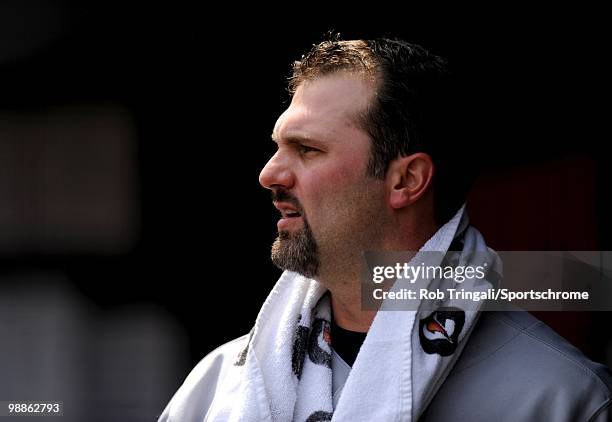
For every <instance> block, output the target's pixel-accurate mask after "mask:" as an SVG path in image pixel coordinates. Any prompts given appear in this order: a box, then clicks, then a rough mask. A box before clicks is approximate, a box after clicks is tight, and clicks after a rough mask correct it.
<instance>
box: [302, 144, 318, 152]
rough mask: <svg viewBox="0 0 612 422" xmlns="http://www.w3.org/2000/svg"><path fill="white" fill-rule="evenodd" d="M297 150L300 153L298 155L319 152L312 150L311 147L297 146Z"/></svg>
mask: <svg viewBox="0 0 612 422" xmlns="http://www.w3.org/2000/svg"><path fill="white" fill-rule="evenodd" d="M298 150H299V151H300V154H308V153H310V152H319V151H320V150H318V149H316V148H313V147H309V146H308V145H303V144H300V145H298Z"/></svg>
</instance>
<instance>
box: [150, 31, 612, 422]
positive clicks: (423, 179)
mask: <svg viewBox="0 0 612 422" xmlns="http://www.w3.org/2000/svg"><path fill="white" fill-rule="evenodd" d="M290 89H291V92H292V93H293V97H292V101H291V104H290V106H289V108H288V109H287V110H286V111H285V112H284V113H283V114H282V115H281V116H280V118H279V119H278V121H277V122H276V125H275V127H274V131H273V134H272V138H273V141H274V142H275V143H276V145H277V147H278V149H277V151H276V153H275V154H274V156H273V157H272V158H271V159H270V161H269V162H268V163H267V164H266V166H265V167H264V169H263V170H262V172H261V174H260V183H261V184H262V185H263V186H264V187H265V188H267V189H269V190H270V191H271V192H272V197H273V203H274V206H275V207H276V208H277V209H278V210H279V212H280V216H281V217H280V220H279V221H278V232H279V235H278V238H277V239H276V241H275V242H274V244H273V246H272V260H273V262H274V263H275V264H276V265H277V266H278V267H280V268H281V269H284V270H285V272H284V273H283V275H282V276H281V278H280V280H279V281H278V283H277V284H276V286H275V287H274V289H273V290H272V292H271V293H270V296H269V297H268V299H267V300H266V302H265V304H264V305H263V307H262V309H261V311H260V314H259V316H258V318H257V320H256V322H255V325H254V327H253V330H252V331H251V333H250V334H249V335H246V336H244V337H241V338H239V339H236V340H234V341H232V342H230V343H227V344H225V345H223V346H221V347H220V348H218V349H217V350H215V351H213V352H212V353H210V354H209V355H208V356H207V357H205V358H204V359H203V360H202V361H201V362H200V363H199V364H198V366H197V367H196V368H195V369H194V370H193V372H192V373H191V374H190V375H189V376H188V377H187V379H186V380H185V383H184V384H183V386H182V387H181V388H180V389H179V391H178V392H177V393H176V395H175V396H174V398H173V399H172V400H171V402H170V403H169V404H168V406H167V407H166V409H165V411H164V413H163V414H162V416H161V417H160V421H182V422H183V421H202V420H213V421H292V420H296V421H309V422H312V421H329V420H334V421H335V420H338V421H344V420H346V421H348V420H358V421H392V420H402V421H404V420H405V421H410V420H414V421H416V420H423V421H442V420H459V421H490V420H496V421H515V420H520V421H526V420H527V421H532V420H533V421H536V420H537V421H540V420H555V421H582V420H584V421H587V420H589V421H591V420H597V421H600V420H608V418H609V416H610V410H609V406H610V402H611V399H610V397H611V394H610V384H611V383H610V378H609V375H608V373H607V372H606V369H605V368H604V367H603V366H601V365H597V364H594V363H592V362H590V361H588V360H587V359H586V358H585V357H584V356H582V355H581V354H580V353H579V352H578V351H577V350H576V349H574V348H573V347H572V346H570V345H569V344H567V343H566V342H564V341H563V340H562V339H561V338H560V337H558V336H557V335H556V334H554V333H553V332H552V331H551V330H550V329H548V328H547V327H545V326H544V325H543V324H542V323H540V322H538V321H537V320H535V319H534V318H533V317H531V316H530V315H529V314H526V313H523V312H491V313H485V312H482V313H481V312H477V311H474V312H470V311H465V308H462V307H461V304H458V303H451V302H445V303H443V304H440V306H439V307H438V308H436V309H435V310H433V311H432V310H419V311H402V312H392V311H386V310H385V306H386V305H385V303H386V302H385V303H383V305H382V307H381V308H380V310H378V311H377V310H376V309H374V310H372V309H366V308H364V307H363V306H362V302H361V289H360V280H361V278H360V275H361V269H362V267H363V252H364V251H410V250H412V251H442V252H446V251H448V250H459V251H464V252H462V255H461V258H460V259H462V260H469V259H470V258H469V254H467V252H466V251H479V252H481V253H483V254H485V255H486V256H487V259H489V260H490V262H491V263H492V265H493V264H495V262H496V256H495V254H494V253H493V252H492V251H491V250H490V249H488V248H487V247H486V245H485V244H484V240H483V239H482V236H480V234H479V233H478V232H477V231H476V230H475V229H474V228H473V227H470V226H469V224H468V221H467V216H466V214H465V212H464V207H463V206H462V203H463V201H464V199H465V194H466V188H467V184H466V183H464V180H462V177H460V176H461V175H462V174H465V172H463V173H460V172H457V171H456V168H453V167H452V165H453V159H454V160H455V164H457V163H456V162H457V161H459V160H458V159H457V157H455V156H454V155H453V154H454V152H455V151H456V150H457V145H458V144H460V143H462V142H465V141H464V140H463V139H461V137H458V136H457V135H456V133H459V127H458V125H459V123H458V120H459V119H458V118H457V116H459V115H460V114H459V110H460V104H459V103H458V102H457V95H456V94H457V93H456V91H455V90H454V88H453V80H452V77H451V76H450V74H449V72H448V70H447V65H446V62H445V61H444V60H443V59H441V58H440V57H437V56H435V55H432V54H430V53H429V52H427V51H426V50H424V49H423V48H421V47H419V46H416V45H411V44H408V43H405V42H402V41H397V40H388V39H377V40H370V41H364V40H357V41H338V40H332V41H328V42H323V43H321V44H319V45H317V46H315V47H314V48H313V50H312V51H311V52H310V53H309V54H307V55H306V56H305V57H303V58H302V60H301V61H299V62H296V63H295V64H294V69H293V75H292V78H291V82H290ZM459 164H460V165H461V164H463V163H461V162H459ZM464 170H465V169H464ZM426 281H427V282H429V281H430V280H426ZM466 286H470V285H469V283H468V284H466ZM481 287H482V286H481V285H478V284H472V285H471V288H472V289H479V288H481Z"/></svg>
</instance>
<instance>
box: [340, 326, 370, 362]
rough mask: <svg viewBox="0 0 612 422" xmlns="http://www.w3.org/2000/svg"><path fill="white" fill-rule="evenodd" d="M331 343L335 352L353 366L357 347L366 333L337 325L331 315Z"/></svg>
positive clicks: (357, 350) (359, 346)
mask: <svg viewBox="0 0 612 422" xmlns="http://www.w3.org/2000/svg"><path fill="white" fill-rule="evenodd" d="M331 320H332V321H331V345H332V348H333V349H334V350H335V351H336V353H337V354H338V355H339V356H340V357H341V358H342V360H343V361H345V362H346V363H347V364H348V365H349V366H351V367H352V366H353V363H355V359H356V358H357V354H358V353H359V349H360V348H361V345H362V344H363V341H364V340H365V338H366V335H367V334H368V333H359V332H357V331H349V330H345V329H344V328H341V327H339V326H338V325H337V324H336V321H335V320H334V318H333V317H332V319H331Z"/></svg>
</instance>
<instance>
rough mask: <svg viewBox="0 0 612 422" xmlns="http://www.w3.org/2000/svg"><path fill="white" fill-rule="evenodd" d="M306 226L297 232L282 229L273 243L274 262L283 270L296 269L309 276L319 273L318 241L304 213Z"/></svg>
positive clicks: (303, 218)
mask: <svg viewBox="0 0 612 422" xmlns="http://www.w3.org/2000/svg"><path fill="white" fill-rule="evenodd" d="M302 221H303V222H304V227H303V228H301V229H300V230H299V231H297V232H295V233H290V232H288V231H284V230H283V231H281V232H279V233H278V237H277V238H276V240H275V241H274V243H273V244H272V263H273V264H274V265H276V266H277V267H278V268H280V269H281V270H289V271H294V272H296V273H298V274H301V275H303V276H304V277H307V278H314V277H316V276H317V275H318V273H319V251H318V247H317V242H316V241H315V238H314V236H313V234H312V230H311V229H310V226H309V225H308V221H307V220H306V216H305V215H304V214H303V213H302Z"/></svg>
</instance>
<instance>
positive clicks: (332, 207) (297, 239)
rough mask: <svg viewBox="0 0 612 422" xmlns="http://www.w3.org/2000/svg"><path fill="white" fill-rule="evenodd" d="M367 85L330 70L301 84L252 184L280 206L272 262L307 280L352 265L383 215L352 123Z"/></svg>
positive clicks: (378, 185) (379, 186) (377, 184)
mask: <svg viewBox="0 0 612 422" xmlns="http://www.w3.org/2000/svg"><path fill="white" fill-rule="evenodd" d="M372 89H373V88H372V85H371V84H370V83H368V82H366V81H365V80H363V79H362V78H361V77H359V76H356V75H352V74H348V73H343V72H342V73H337V74H332V75H326V76H321V77H318V78H316V79H314V80H312V81H307V82H305V83H302V84H301V85H300V86H299V87H298V89H297V91H296V92H295V94H294V96H293V99H292V101H291V105H290V106H289V108H288V109H287V110H286V111H285V112H284V113H283V114H282V115H281V116H280V117H279V119H278V120H277V122H276V125H275V127H274V132H273V140H274V141H275V142H276V143H277V146H278V150H277V152H276V154H274V156H273V157H272V158H271V159H270V161H268V163H267V164H266V166H265V167H264V169H263V170H262V171H261V174H260V176H259V181H260V183H261V184H262V186H264V187H265V188H268V189H271V190H272V196H273V201H274V205H275V206H276V208H278V209H279V210H280V211H281V219H280V220H279V222H278V225H277V226H278V230H279V237H278V238H277V239H276V241H275V242H274V245H273V247H272V260H273V262H274V263H275V264H276V265H277V266H279V267H280V268H282V269H288V270H292V271H296V272H299V273H301V274H303V275H305V276H307V277H315V276H317V275H319V271H320V270H322V269H324V270H325V272H326V273H329V272H330V268H337V269H338V270H340V269H341V268H342V266H343V265H354V264H355V259H360V258H359V256H360V253H361V251H362V250H364V249H368V248H372V247H373V246H374V244H375V241H376V237H377V235H378V231H379V229H380V224H379V223H381V222H382V221H383V220H384V218H385V216H386V213H387V211H386V208H385V195H384V189H383V186H384V182H383V181H381V180H375V179H373V178H371V177H369V176H367V175H366V169H367V164H368V161H369V158H370V144H371V140H370V137H369V136H368V134H367V133H366V132H365V131H364V130H363V129H361V128H360V127H359V126H358V124H357V116H358V114H359V113H362V112H363V111H365V109H366V107H367V105H368V103H369V101H370V99H371V96H372Z"/></svg>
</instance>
